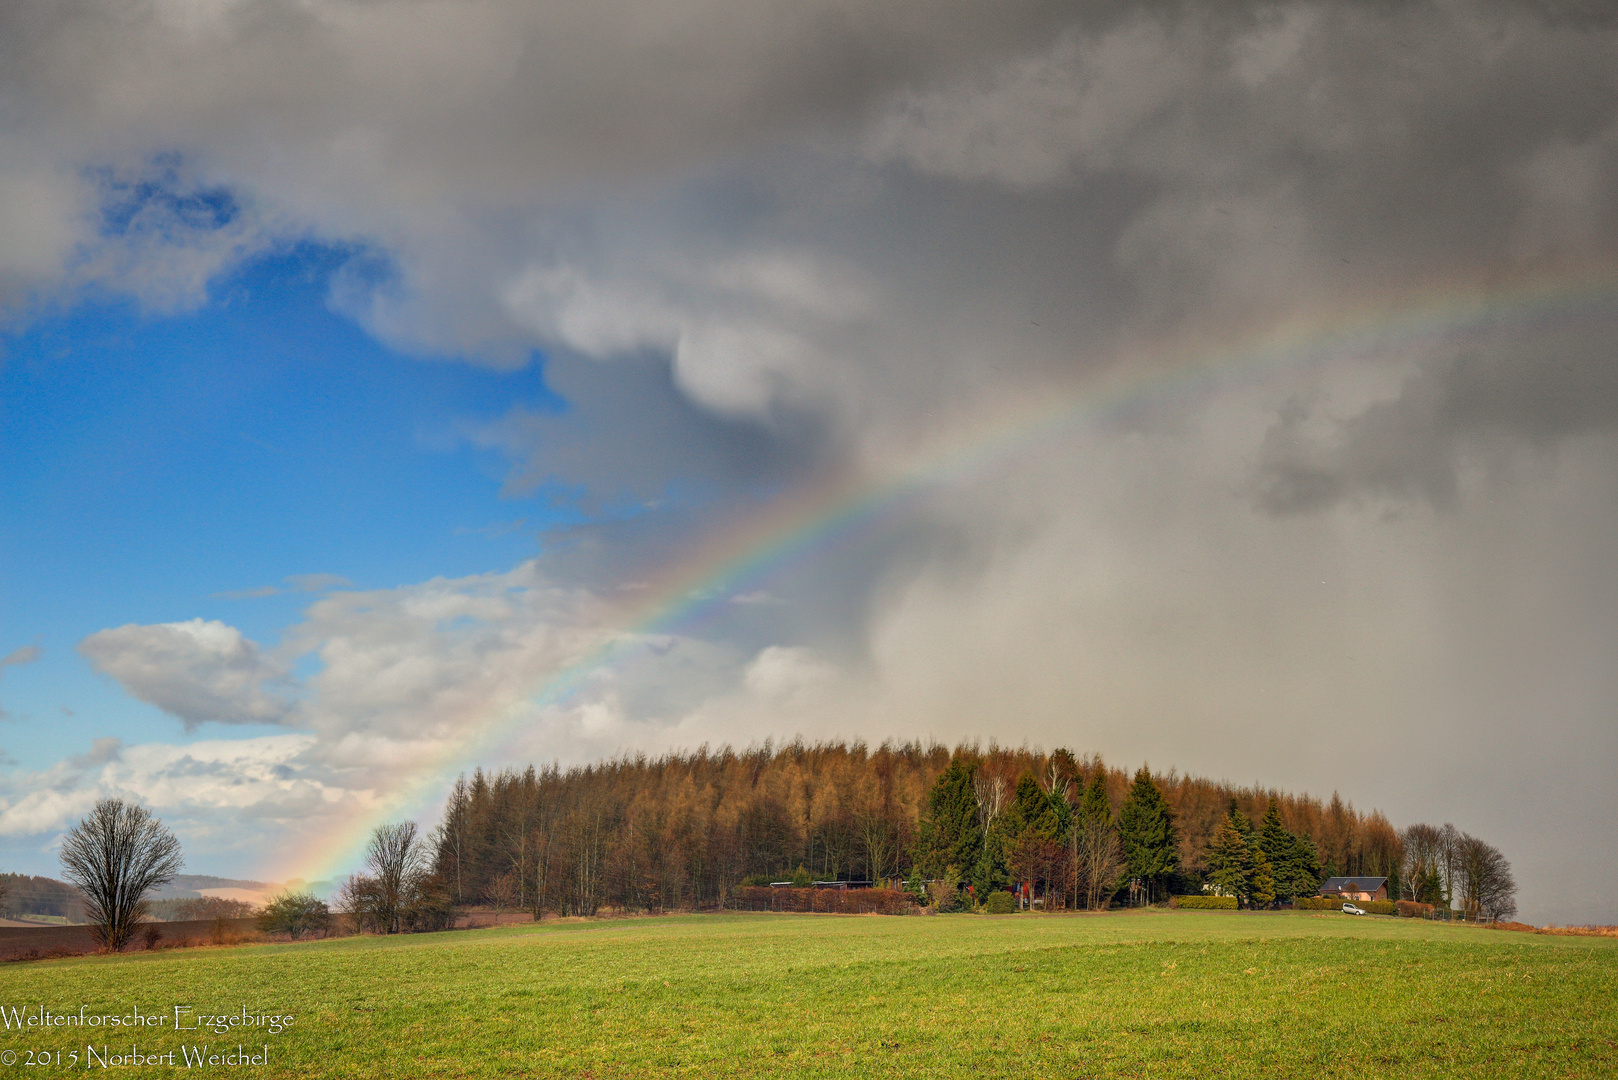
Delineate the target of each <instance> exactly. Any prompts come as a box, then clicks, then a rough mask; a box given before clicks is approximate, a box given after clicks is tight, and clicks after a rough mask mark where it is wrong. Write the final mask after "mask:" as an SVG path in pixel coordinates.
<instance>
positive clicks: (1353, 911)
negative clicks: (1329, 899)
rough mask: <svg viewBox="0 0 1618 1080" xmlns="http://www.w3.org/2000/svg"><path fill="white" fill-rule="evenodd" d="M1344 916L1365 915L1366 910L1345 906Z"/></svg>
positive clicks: (1351, 905) (1350, 905) (1349, 905)
mask: <svg viewBox="0 0 1618 1080" xmlns="http://www.w3.org/2000/svg"><path fill="white" fill-rule="evenodd" d="M1343 914H1344V915H1364V914H1365V909H1364V908H1357V907H1355V906H1354V905H1353V904H1344V905H1343Z"/></svg>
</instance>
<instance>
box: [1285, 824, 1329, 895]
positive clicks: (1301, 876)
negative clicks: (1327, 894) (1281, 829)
mask: <svg viewBox="0 0 1618 1080" xmlns="http://www.w3.org/2000/svg"><path fill="white" fill-rule="evenodd" d="M1323 878H1324V875H1323V874H1322V872H1321V869H1320V852H1319V850H1318V849H1317V848H1316V847H1315V842H1314V841H1313V840H1311V839H1309V837H1307V836H1295V837H1293V838H1292V881H1291V882H1290V885H1291V893H1292V895H1293V896H1294V897H1299V896H1313V895H1314V894H1315V892H1316V891H1317V890H1318V889H1319V888H1320V883H1321V881H1322V880H1323Z"/></svg>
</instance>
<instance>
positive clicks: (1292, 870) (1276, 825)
mask: <svg viewBox="0 0 1618 1080" xmlns="http://www.w3.org/2000/svg"><path fill="white" fill-rule="evenodd" d="M1257 846H1258V848H1259V849H1260V850H1261V851H1263V852H1264V858H1265V860H1266V861H1267V862H1268V863H1269V864H1270V874H1271V880H1272V882H1273V884H1274V887H1275V898H1276V899H1277V900H1283V901H1285V900H1291V899H1292V898H1293V896H1295V895H1296V893H1295V892H1294V887H1295V886H1296V884H1297V882H1298V880H1299V879H1300V878H1301V877H1302V876H1303V875H1304V869H1303V867H1302V866H1300V865H1299V852H1298V843H1297V838H1296V837H1294V836H1293V835H1292V834H1291V833H1290V832H1288V831H1287V827H1286V826H1285V825H1283V824H1282V823H1281V804H1280V803H1279V802H1278V801H1277V800H1276V798H1275V796H1273V795H1272V796H1270V805H1269V807H1268V808H1267V809H1266V810H1265V811H1264V821H1263V823H1262V824H1260V825H1259V828H1258V844H1257Z"/></svg>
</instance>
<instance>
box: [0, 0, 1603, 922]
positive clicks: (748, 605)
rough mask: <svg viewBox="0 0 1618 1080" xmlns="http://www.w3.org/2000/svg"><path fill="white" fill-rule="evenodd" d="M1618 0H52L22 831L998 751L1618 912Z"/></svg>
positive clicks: (4, 169)
mask: <svg viewBox="0 0 1618 1080" xmlns="http://www.w3.org/2000/svg"><path fill="white" fill-rule="evenodd" d="M1615 11H1618V9H1614V8H1612V7H1611V6H1610V5H1606V4H1593V3H1582V2H1572V0H1570V2H1566V3H1559V2H1555V0H1539V2H1536V3H1507V2H1504V0H1442V2H1440V0H1432V2H1404V0H1382V2H1374V3H1372V2H1364V3H1357V2H1349V0H1327V2H1308V3H1240V2H1233V3H1229V4H1222V5H1182V4H1169V3H1154V2H1145V0H1139V2H1132V3H1096V4H1084V5H1072V4H1052V3H1048V2H1040V0H1002V2H999V3H995V4H992V5H990V4H977V3H960V4H950V5H943V6H940V5H937V4H925V5H924V4H920V3H916V2H914V0H861V2H860V3H857V4H850V3H846V2H843V0H796V2H793V3H784V2H779V0H747V2H745V3H744V2H740V0H679V2H674V3H666V4H657V5H645V4H632V3H623V2H619V0H591V2H589V3H581V2H574V0H557V2H555V3H549V4H544V5H536V4H530V3H524V2H519V0H207V2H197V0H183V2H182V0H141V2H140V3H137V4H133V5H131V4H128V3H124V2H118V3H114V2H113V0H72V2H61V0H19V2H15V3H10V4H6V5H4V6H3V9H0V101H3V102H4V108H3V109H0V865H3V866H4V867H5V868H6V869H9V870H18V871H24V872H31V873H46V874H51V873H55V872H56V871H57V861H56V848H57V846H58V844H59V842H60V838H61V835H62V833H63V831H64V830H65V829H67V828H69V827H71V825H72V824H73V823H74V822H75V821H77V820H78V818H79V817H81V816H82V815H83V814H84V813H85V812H86V811H87V810H88V809H89V807H90V806H91V805H92V804H93V803H94V801H95V800H96V799H97V798H100V797H104V796H108V795H114V796H119V797H123V798H131V799H138V800H140V801H142V802H143V803H145V804H146V805H148V806H149V807H151V808H152V809H153V811H154V812H155V813H157V814H158V815H159V816H160V817H161V818H162V819H163V820H164V821H165V822H166V823H167V824H168V825H169V826H170V827H171V828H173V829H174V831H175V832H176V834H177V835H179V837H180V838H181V840H182V843H183V844H184V847H185V851H186V859H187V868H188V870H190V871H191V872H195V873H212V874H217V875H221V876H230V877H248V878H257V879H261V880H275V881H279V880H285V879H287V878H290V877H295V876H301V877H306V878H314V877H318V876H327V875H332V874H337V873H341V872H344V871H346V870H348V869H352V868H353V865H354V855H355V850H356V846H357V843H358V841H359V839H360V838H361V837H362V836H363V834H364V832H365V830H366V829H367V828H369V827H370V826H371V825H374V824H375V823H376V822H379V821H382V820H389V819H396V818H401V817H413V818H415V819H416V820H419V821H420V822H422V823H423V825H424V826H430V825H431V824H433V822H434V821H435V819H436V813H437V810H438V807H439V805H440V800H441V798H442V796H443V793H444V788H445V785H447V784H448V783H449V782H451V781H452V780H453V778H454V776H455V775H456V774H457V773H459V772H462V771H468V770H470V769H471V768H473V767H476V766H479V765H481V766H483V767H485V768H498V767H501V766H505V765H524V764H527V763H529V762H549V761H557V762H560V763H562V764H563V765H570V764H580V763H586V762H589V761H593V760H597V759H599V758H601V757H605V756H610V755H615V754H621V753H634V752H642V751H644V752H648V753H657V752H661V751H666V750H670V749H679V748H687V749H689V748H695V747H696V746H699V745H701V744H703V743H708V744H710V745H714V746H717V745H720V744H723V743H729V744H732V745H736V746H744V745H749V744H756V743H761V742H763V741H764V740H765V739H774V740H776V741H780V740H783V739H791V738H794V737H797V736H802V737H803V738H805V739H809V740H815V739H834V738H842V739H862V740H864V741H866V742H867V743H869V744H872V745H875V744H877V743H880V742H882V741H883V740H886V739H894V740H908V739H922V740H928V739H936V740H940V741H943V742H946V743H954V742H956V741H958V740H982V741H984V742H987V741H989V740H997V741H999V742H1000V743H1003V744H1013V745H1020V744H1023V743H1027V744H1029V745H1036V746H1042V747H1046V748H1052V747H1056V746H1067V747H1070V748H1072V749H1074V750H1075V751H1076V752H1079V753H1081V754H1082V753H1099V754H1101V755H1103V757H1104V758H1105V759H1106V760H1107V761H1108V762H1110V763H1113V764H1116V765H1121V766H1126V767H1130V768H1134V767H1138V766H1139V765H1141V764H1149V765H1150V766H1151V767H1152V768H1154V769H1157V770H1160V771H1167V770H1169V769H1171V768H1173V769H1178V770H1180V771H1182V772H1190V773H1195V774H1200V775H1205V776H1210V777H1214V778H1218V779H1227V780H1230V781H1232V782H1235V783H1239V784H1257V785H1260V786H1262V787H1266V788H1277V789H1283V790H1292V791H1308V792H1311V793H1314V794H1317V795H1320V796H1322V797H1329V795H1330V794H1331V792H1333V791H1338V792H1340V793H1341V794H1342V795H1343V797H1344V798H1345V799H1348V800H1351V801H1352V802H1353V803H1354V804H1355V805H1356V806H1357V807H1359V808H1361V809H1366V810H1368V809H1371V808H1379V809H1381V810H1382V811H1384V812H1385V813H1386V814H1387V815H1388V816H1389V817H1390V819H1391V820H1392V821H1393V822H1394V823H1395V824H1396V825H1400V826H1403V825H1407V824H1411V823H1414V822H1418V821H1427V822H1432V823H1443V822H1453V823H1454V824H1455V825H1456V826H1458V827H1459V828H1461V829H1463V830H1465V831H1467V832H1470V833H1473V834H1475V835H1478V836H1480V837H1482V838H1484V839H1486V840H1488V841H1489V842H1491V843H1493V844H1495V845H1496V846H1498V847H1500V848H1501V850H1502V851H1503V852H1504V853H1505V855H1506V856H1507V858H1508V859H1509V860H1510V861H1511V863H1512V865H1513V867H1514V869H1515V872H1516V876H1517V879H1518V881H1519V883H1520V886H1521V888H1520V893H1519V905H1520V910H1521V916H1522V917H1523V918H1526V919H1528V920H1529V921H1534V922H1549V921H1555V922H1591V921H1596V922H1609V923H1610V922H1614V921H1618V907H1615V906H1614V904H1615V901H1614V900H1613V899H1612V897H1614V896H1618V865H1615V864H1611V863H1610V862H1609V861H1603V860H1600V859H1595V860H1592V859H1591V858H1590V857H1589V856H1590V852H1592V851H1605V850H1606V849H1607V848H1608V847H1609V846H1610V844H1609V843H1608V842H1607V838H1608V836H1609V834H1610V831H1611V827H1612V824H1613V821H1614V817H1615V814H1618V664H1615V663H1614V662H1613V657H1614V656H1615V655H1618V356H1615V355H1614V342H1615V341H1618V335H1615V330H1618V15H1615V14H1614V13H1615Z"/></svg>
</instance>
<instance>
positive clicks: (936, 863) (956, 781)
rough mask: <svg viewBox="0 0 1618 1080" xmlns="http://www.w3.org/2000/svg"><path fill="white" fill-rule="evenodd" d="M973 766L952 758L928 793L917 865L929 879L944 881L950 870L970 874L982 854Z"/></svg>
mask: <svg viewBox="0 0 1618 1080" xmlns="http://www.w3.org/2000/svg"><path fill="white" fill-rule="evenodd" d="M975 771H976V770H975V768H974V767H973V765H971V764H969V763H968V762H967V761H965V760H964V759H963V758H961V757H956V758H953V759H952V760H951V761H950V763H949V764H948V765H947V766H946V767H945V768H944V771H943V772H942V773H940V774H939V776H938V779H937V781H935V782H934V784H933V786H932V789H931V790H930V791H928V792H927V817H926V818H925V819H924V820H923V821H922V823H921V829H920V836H919V837H918V844H917V848H918V851H917V856H916V865H917V866H919V867H920V868H921V870H922V872H923V873H925V874H926V875H927V876H928V877H929V878H942V877H943V876H944V875H945V873H946V872H947V871H948V870H949V868H950V867H954V868H955V872H956V873H957V874H960V875H965V874H969V873H971V872H972V870H973V869H974V868H975V867H976V866H977V865H978V861H979V859H980V857H981V855H982V853H983V830H982V828H980V827H979V825H978V804H977V797H976V796H975V795H974V794H973V793H972V774H973V772H975Z"/></svg>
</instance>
